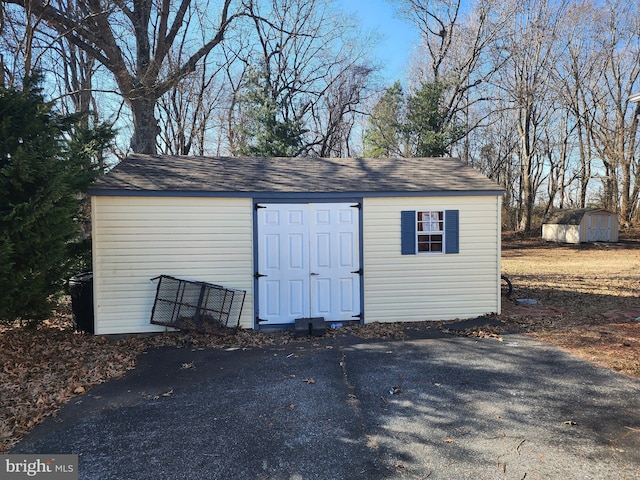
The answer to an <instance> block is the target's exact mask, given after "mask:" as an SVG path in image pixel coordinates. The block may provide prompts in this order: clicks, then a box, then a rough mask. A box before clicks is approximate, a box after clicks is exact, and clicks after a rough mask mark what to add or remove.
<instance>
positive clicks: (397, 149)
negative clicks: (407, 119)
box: [364, 82, 406, 158]
mask: <svg viewBox="0 0 640 480" xmlns="http://www.w3.org/2000/svg"><path fill="white" fill-rule="evenodd" d="M403 108H404V94H403V92H402V87H401V86H400V82H396V83H394V84H393V86H392V87H390V88H387V89H386V90H385V93H384V95H383V96H382V98H380V100H379V101H378V103H377V104H376V105H375V106H374V107H373V109H372V110H371V117H369V126H368V128H367V129H366V131H365V133H364V156H365V157H374V158H381V157H385V158H388V157H401V156H405V146H406V139H405V136H404V133H403V131H404V127H403V118H402V115H403Z"/></svg>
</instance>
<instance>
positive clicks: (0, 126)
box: [0, 82, 97, 321]
mask: <svg viewBox="0 0 640 480" xmlns="http://www.w3.org/2000/svg"><path fill="white" fill-rule="evenodd" d="M69 127H70V123H69V121H68V119H65V118H62V117H60V116H59V115H56V113H55V112H54V111H53V106H52V105H51V104H49V103H47V102H45V100H44V98H43V96H42V93H41V90H40V89H39V88H38V87H37V86H34V85H33V84H30V83H29V82H26V86H25V90H24V91H16V90H13V89H7V88H4V87H0V320H3V321H12V320H15V319H17V318H21V319H23V320H28V321H38V320H41V319H43V318H45V317H46V316H47V315H48V314H49V313H50V309H51V296H52V295H53V294H54V293H56V292H58V291H60V290H61V287H62V285H63V284H64V282H65V281H66V279H67V278H68V275H70V273H71V272H69V271H68V268H70V266H71V264H72V262H70V250H71V248H72V246H73V245H74V241H76V240H77V239H78V232H79V225H78V222H79V221H80V219H81V216H82V205H83V196H82V193H83V192H85V191H86V189H87V188H88V186H89V184H90V183H91V182H92V181H93V180H94V179H95V177H96V176H97V169H96V168H95V167H94V165H93V164H92V162H91V155H83V154H79V152H78V148H77V145H76V147H75V151H73V149H72V148H70V145H69V135H68V131H69Z"/></svg>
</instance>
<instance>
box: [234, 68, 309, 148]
mask: <svg viewBox="0 0 640 480" xmlns="http://www.w3.org/2000/svg"><path fill="white" fill-rule="evenodd" d="M239 105H240V108H241V109H242V111H243V117H244V120H243V122H242V123H241V124H240V125H239V126H238V127H237V130H238V131H237V133H238V137H239V138H240V139H242V141H241V142H240V143H239V145H238V146H237V147H236V148H235V151H234V153H235V154H237V155H247V156H256V157H293V156H296V155H298V153H299V152H298V151H299V149H300V146H301V145H302V127H301V126H300V122H298V121H296V120H291V119H287V118H282V114H281V110H282V109H281V108H280V105H279V104H278V99H277V95H272V93H271V92H270V91H269V88H268V82H267V81H266V79H265V78H264V75H263V74H262V73H261V72H259V71H254V72H253V73H252V74H251V75H249V78H248V80H247V82H246V84H245V88H244V91H243V94H242V95H241V97H240V101H239Z"/></svg>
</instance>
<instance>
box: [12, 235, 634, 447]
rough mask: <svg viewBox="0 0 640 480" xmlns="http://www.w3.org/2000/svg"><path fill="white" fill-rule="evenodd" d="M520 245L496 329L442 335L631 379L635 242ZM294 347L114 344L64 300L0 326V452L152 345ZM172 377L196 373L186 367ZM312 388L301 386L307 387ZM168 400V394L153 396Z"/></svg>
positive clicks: (273, 338)
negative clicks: (27, 322) (505, 343)
mask: <svg viewBox="0 0 640 480" xmlns="http://www.w3.org/2000/svg"><path fill="white" fill-rule="evenodd" d="M638 234H639V235H638V237H640V232H638ZM525 243H526V244H523V242H521V241H511V242H510V241H507V242H506V248H504V247H503V262H502V267H503V271H504V272H505V273H507V274H508V275H509V276H510V278H511V280H512V282H513V284H514V295H513V298H512V299H509V300H507V299H503V312H502V314H501V315H500V316H498V319H499V320H501V321H502V322H503V324H504V326H503V327H500V326H498V327H489V326H484V327H481V328H473V329H469V330H463V331H462V332H456V331H450V332H449V333H452V334H457V335H466V336H470V337H478V338H488V339H495V340H498V341H501V340H502V330H503V329H508V330H511V331H513V330H516V331H521V332H523V333H526V334H528V335H532V336H534V337H536V338H538V339H540V340H543V341H547V342H550V343H554V344H556V345H559V346H560V347H561V348H564V349H566V350H568V351H570V352H572V353H574V354H577V355H580V356H583V357H585V358H587V359H589V360H591V361H594V362H597V363H600V364H602V365H604V366H607V367H609V368H612V369H614V370H616V371H619V372H621V373H624V374H627V375H632V376H635V377H640V321H637V320H636V318H637V317H638V316H639V315H638V314H637V312H638V311H639V309H640V301H639V300H638V297H639V296H640V242H637V241H636V242H627V243H625V244H623V245H622V247H620V248H607V247H602V246H599V245H596V246H584V245H581V246H563V245H555V244H551V245H550V244H546V243H543V242H541V241H539V240H531V239H529V240H528V241H527V242H525ZM517 298H535V299H537V300H538V303H537V304H536V305H525V306H522V305H516V304H515V299H517ZM634 315H635V316H634ZM446 323H447V322H417V323H402V322H398V323H376V322H374V323H371V324H366V325H349V326H343V327H341V328H340V329H335V330H332V329H328V330H327V334H326V336H327V337H335V336H339V335H354V336H356V337H358V338H363V339H374V338H382V339H394V340H403V339H407V338H408V337H411V334H412V332H413V331H416V330H420V329H431V328H440V329H442V330H443V331H446ZM299 342H317V337H316V338H306V337H302V338H296V337H295V336H294V335H293V333H292V332H289V331H285V332H272V333H263V332H259V331H254V330H243V329H239V330H238V331H237V332H236V333H235V334H234V335H215V334H187V333H182V332H174V333H166V334H159V335H153V336H145V335H141V336H130V337H126V338H120V339H111V338H106V337H102V336H93V335H88V334H84V333H78V332H74V331H73V328H72V320H71V312H70V305H69V301H68V299H66V301H65V302H62V303H61V305H60V307H59V308H58V310H56V312H55V313H54V315H52V317H51V318H50V319H49V320H46V321H45V322H43V323H42V324H40V325H39V326H38V327H36V328H35V329H29V328H25V327H23V326H21V325H13V326H4V327H0V405H1V406H2V408H1V409H0V452H8V451H9V450H10V449H11V447H12V446H13V445H15V444H16V443H17V442H18V441H19V440H20V439H21V438H23V437H24V436H25V435H26V434H27V433H28V432H29V431H30V430H31V429H32V428H33V427H35V426H36V425H37V424H39V423H41V422H42V421H44V420H45V419H46V418H47V417H49V416H51V415H55V414H56V413H57V412H58V411H59V409H60V408H61V407H62V406H63V405H64V404H65V403H67V402H68V401H69V400H71V399H73V398H77V397H78V396H79V395H82V394H84V393H86V392H88V391H90V389H91V387H93V386H95V385H98V384H100V383H104V382H106V381H108V380H110V379H114V378H118V377H121V376H123V375H124V374H126V373H127V372H128V371H130V370H131V369H133V368H135V364H136V358H137V357H138V355H140V354H141V353H143V352H144V351H146V350H149V349H152V348H156V347H161V346H172V347H175V348H188V349H191V350H194V351H195V350H203V349H206V348H222V349H225V350H238V349H242V350H247V349H252V348H260V347H264V346H278V345H280V346H283V345H288V344H293V343H299ZM312 344H313V343H312ZM327 348H328V347H327ZM182 368H183V369H195V368H196V366H195V364H194V363H187V364H183V365H182ZM312 380H313V379H311V378H309V379H303V380H302V381H303V382H305V383H308V384H312ZM172 394H173V391H172V390H170V391H168V392H162V393H160V394H159V395H158V397H160V396H162V397H165V398H166V397H169V396H171V395H172ZM383 400H384V399H383ZM289 408H295V405H294V404H291V405H289Z"/></svg>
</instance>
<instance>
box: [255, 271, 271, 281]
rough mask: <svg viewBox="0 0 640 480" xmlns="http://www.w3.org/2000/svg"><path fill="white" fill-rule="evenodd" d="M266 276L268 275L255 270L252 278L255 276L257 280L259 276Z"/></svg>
mask: <svg viewBox="0 0 640 480" xmlns="http://www.w3.org/2000/svg"><path fill="white" fill-rule="evenodd" d="M267 276H268V275H263V274H262V273H260V272H256V273H255V274H254V275H253V278H255V279H256V280H257V279H258V278H260V277H267Z"/></svg>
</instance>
